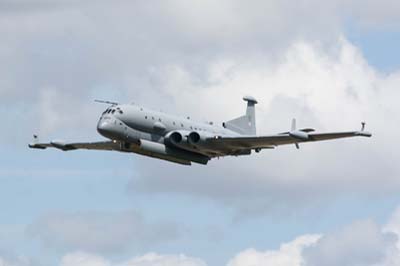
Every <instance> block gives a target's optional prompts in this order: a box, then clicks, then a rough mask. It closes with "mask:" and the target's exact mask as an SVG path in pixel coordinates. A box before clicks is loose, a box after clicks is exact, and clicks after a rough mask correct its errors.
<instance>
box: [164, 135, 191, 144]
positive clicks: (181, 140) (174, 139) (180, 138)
mask: <svg viewBox="0 0 400 266" xmlns="http://www.w3.org/2000/svg"><path fill="white" fill-rule="evenodd" d="M188 133H189V132H186V131H172V132H170V133H168V134H167V135H166V136H165V137H164V144H165V145H167V146H176V147H184V146H187V142H186V136H187V135H188Z"/></svg>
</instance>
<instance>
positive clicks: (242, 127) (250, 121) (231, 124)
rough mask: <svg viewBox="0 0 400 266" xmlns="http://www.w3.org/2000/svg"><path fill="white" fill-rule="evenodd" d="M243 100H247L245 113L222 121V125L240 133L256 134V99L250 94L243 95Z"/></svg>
mask: <svg viewBox="0 0 400 266" xmlns="http://www.w3.org/2000/svg"><path fill="white" fill-rule="evenodd" d="M243 100H245V101H246V102H247V109H246V114H245V115H244V116H241V117H238V118H235V119H233V120H229V121H227V122H225V123H223V126H224V127H225V128H227V129H230V130H232V131H235V132H237V133H239V134H242V135H256V134H257V133H256V110H255V109H256V108H255V105H256V104H257V100H256V99H254V98H253V97H251V96H245V97H243Z"/></svg>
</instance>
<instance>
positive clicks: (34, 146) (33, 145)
mask: <svg viewBox="0 0 400 266" xmlns="http://www.w3.org/2000/svg"><path fill="white" fill-rule="evenodd" d="M38 143H39V137H38V136H37V135H33V141H32V142H31V143H29V144H28V147H29V148H31V149H42V150H44V149H46V147H44V146H41V145H39V144H38Z"/></svg>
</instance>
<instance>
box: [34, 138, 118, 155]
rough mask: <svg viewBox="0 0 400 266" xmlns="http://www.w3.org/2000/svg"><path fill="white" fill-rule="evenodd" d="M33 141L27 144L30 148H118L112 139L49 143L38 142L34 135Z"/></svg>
mask: <svg viewBox="0 0 400 266" xmlns="http://www.w3.org/2000/svg"><path fill="white" fill-rule="evenodd" d="M33 137H34V142H33V143H31V144H29V148H32V149H46V148H57V149H60V150H63V151H70V150H78V149H86V150H109V151H111V150H120V149H121V147H120V144H119V143H118V142H114V141H99V142H75V143H74V142H70V143H68V142H63V141H50V142H49V143H39V142H38V140H37V139H38V138H37V136H36V135H34V136H33Z"/></svg>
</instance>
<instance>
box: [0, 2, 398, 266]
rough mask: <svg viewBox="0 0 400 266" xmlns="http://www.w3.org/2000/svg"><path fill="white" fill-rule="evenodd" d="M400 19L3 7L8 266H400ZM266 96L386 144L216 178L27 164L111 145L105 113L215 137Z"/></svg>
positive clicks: (378, 11) (287, 109) (262, 127)
mask: <svg viewBox="0 0 400 266" xmlns="http://www.w3.org/2000/svg"><path fill="white" fill-rule="evenodd" d="M399 14H400V2H398V1H394V0H393V1H391V0H384V1H379V2H378V1H373V0H368V1H365V0H364V1H358V0H354V1H341V0H332V1H330V2H321V1H314V0H304V1H298V2H296V4H294V3H293V1H285V0H284V1H257V0H254V1H235V0H231V1H225V0H222V1H218V2H216V1H208V0H205V1H204V0H203V1H196V0H194V1H183V0H169V1H124V0H118V1H112V3H111V2H109V1H101V0H97V1H95V0H88V1H84V2H83V1H74V0H0V110H1V114H2V123H1V124H2V130H1V136H2V137H1V138H0V147H1V149H0V158H1V159H0V182H1V183H0V184H1V185H0V207H1V208H0V209H1V213H0V265H5V266H20V265H21V266H26V265H29V266H31V265H32V266H38V265H40V266H41V265H45V266H47V265H60V266H69V265H75V266H76V265H77V266H80V265H85V266H87V265H93V266H98V265H101V266H103V265H107V266H119V265H129V266H149V265H152V266H156V265H157V266H158V265H162V266H169V265H182V266H183V265H185V266H204V265H207V266H219V265H227V266H250V265H251V266H253V265H282V266H286V265H291V266H292V265H295V266H296V265H299V266H300V265H305V266H314V265H368V266H369V265H371V266H372V265H373V266H378V265H379V266H392V265H393V266H394V265H399V264H400V241H399V237H400V209H399V207H400V197H399V196H398V195H399V193H400V179H399V178H400V176H399V173H400V166H399V164H398V163H397V162H398V158H399V156H400V151H399V148H400V145H399V143H398V131H399V126H398V125H399V124H400V116H399V113H400V106H399V104H398V99H399V96H400V91H399V88H400V71H399V70H400V54H399V53H398V47H399V46H400V31H399V28H400V16H399ZM247 94H249V95H252V96H254V97H256V98H257V99H258V100H259V102H260V104H259V105H257V123H258V125H257V126H258V133H259V134H262V133H276V132H283V131H287V129H288V128H289V127H290V120H291V119H292V118H293V117H296V118H297V119H298V124H299V126H301V127H303V126H304V127H314V128H316V129H317V130H320V131H331V130H350V129H359V127H360V122H361V121H364V120H365V121H367V129H368V130H369V131H371V132H372V133H373V138H371V139H364V138H357V139H348V140H340V141H336V142H326V143H319V144H309V145H307V144H305V145H302V146H301V149H300V150H299V151H298V150H296V149H295V148H294V147H281V148H279V149H276V150H274V151H264V152H262V153H260V154H255V155H253V156H249V157H242V158H224V159H221V160H215V161H212V162H210V164H209V165H208V166H206V167H204V166H192V167H182V166H179V165H174V164H171V163H168V162H162V161H157V160H152V159H148V158H143V157H139V156H136V155H127V154H119V153H109V152H90V151H74V152H68V153H63V152H59V151H54V150H46V151H33V150H28V149H27V143H29V142H30V141H31V135H32V133H38V134H39V135H40V137H41V139H43V140H51V139H66V140H81V141H86V140H93V139H101V137H100V136H98V135H97V133H96V130H95V126H96V122H97V119H98V118H99V115H100V114H101V112H102V111H103V110H104V109H105V108H106V106H104V105H99V104H95V103H94V102H93V100H94V99H96V98H99V99H107V100H113V101H118V102H135V103H137V104H140V105H143V106H146V107H150V108H155V109H159V110H163V111H166V112H170V113H174V114H178V115H182V116H186V115H190V116H191V117H192V119H197V120H200V121H209V120H213V121H214V122H216V123H220V122H222V121H225V120H228V119H231V118H234V117H237V116H239V115H241V114H242V113H243V112H244V108H245V104H244V102H243V101H242V100H241V97H242V96H243V95H247Z"/></svg>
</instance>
